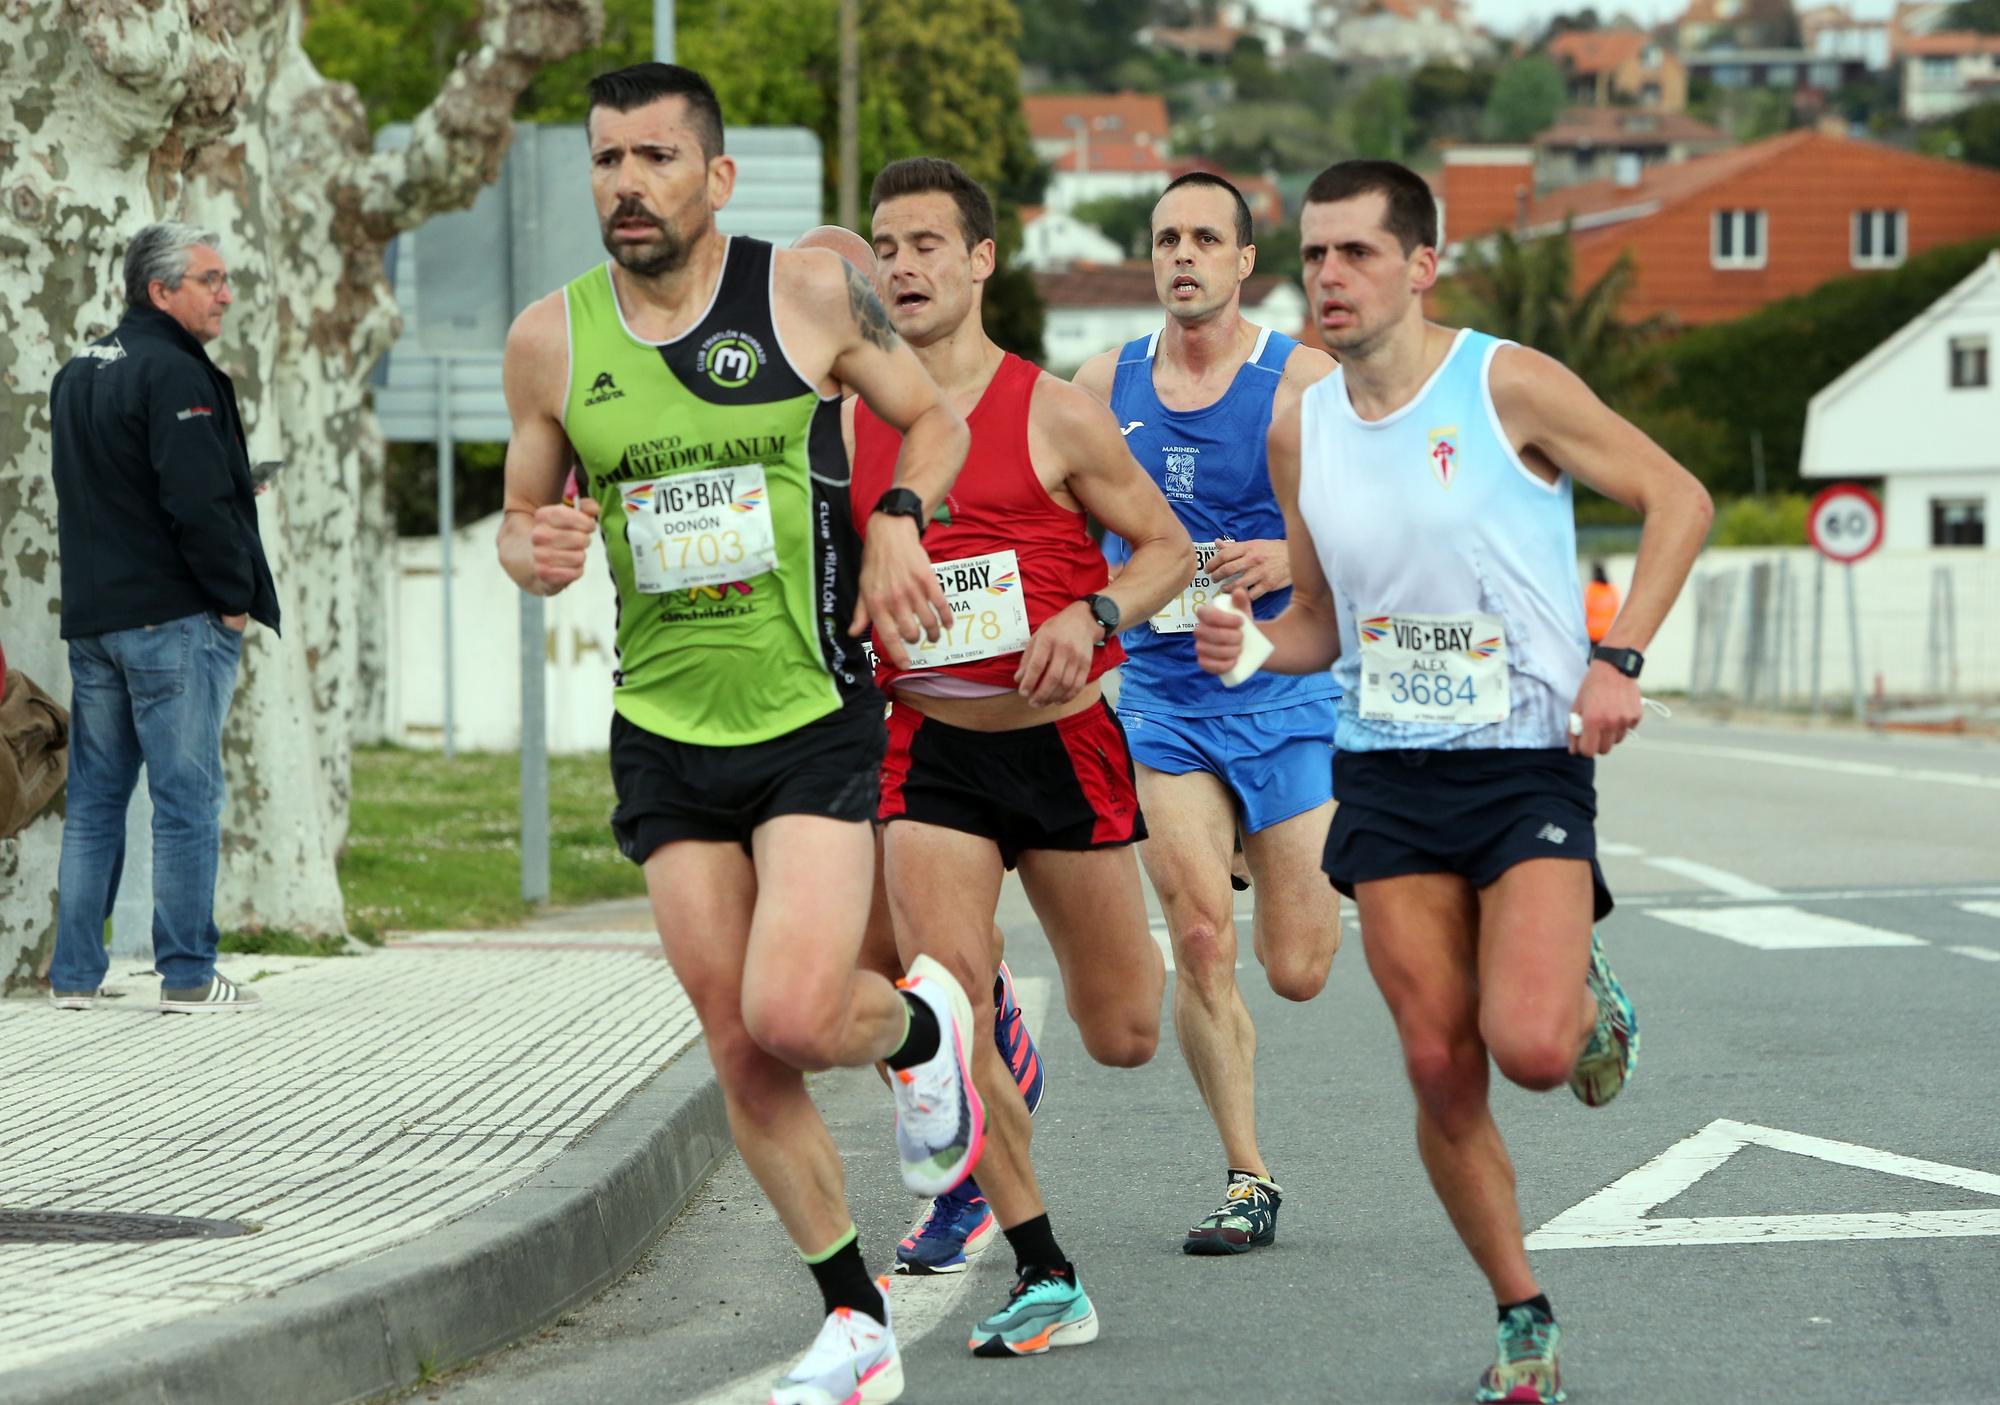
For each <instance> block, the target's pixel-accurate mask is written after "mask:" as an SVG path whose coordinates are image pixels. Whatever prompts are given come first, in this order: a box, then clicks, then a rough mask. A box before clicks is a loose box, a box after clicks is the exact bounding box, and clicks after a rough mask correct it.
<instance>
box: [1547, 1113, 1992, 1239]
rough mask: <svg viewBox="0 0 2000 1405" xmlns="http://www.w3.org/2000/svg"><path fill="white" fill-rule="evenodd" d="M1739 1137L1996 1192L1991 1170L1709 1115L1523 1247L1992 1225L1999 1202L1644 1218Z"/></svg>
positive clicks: (1973, 1230) (1736, 1146)
mask: <svg viewBox="0 0 2000 1405" xmlns="http://www.w3.org/2000/svg"><path fill="white" fill-rule="evenodd" d="M1746 1146H1763V1147H1770V1148H1772V1149H1773V1150H1776V1151H1788V1152H1792V1153H1794V1154H1795V1155H1799V1156H1810V1157H1813V1158H1815V1159H1817V1160H1820V1161H1831V1162H1833V1163H1834V1164H1835V1165H1839V1166H1854V1167H1858V1168H1859V1169H1861V1170H1865V1171H1880V1172H1883V1173H1884V1174H1886V1175H1891V1176H1902V1177H1905V1178H1906V1179H1909V1180H1915V1181H1927V1182H1929V1183H1931V1184H1933V1185H1948V1186H1955V1187H1957V1188H1958V1189H1960V1190H1970V1191H1976V1192H1978V1193H1980V1194H1982V1195H1991V1196H1995V1197H2000V1176H1996V1175H1993V1174H1991V1173H1990V1172H1986V1171H1974V1170H1970V1169H1968V1168H1966V1167H1964V1166H1948V1165H1946V1164H1944V1163H1943V1162H1940V1161H1922V1160H1919V1159H1917V1158H1916V1157H1914V1156H1901V1155H1898V1154H1897V1153H1895V1152H1891V1151H1877V1150H1876V1149H1875V1148H1873V1147H1867V1146H1857V1145H1855V1144H1854V1143H1852V1142H1836V1141H1830V1140H1828V1139H1826V1138H1824V1137H1809V1136H1806V1135H1804V1134H1803V1133H1799V1132H1786V1131H1782V1130H1780V1129H1778V1128H1776V1127H1760V1126H1757V1125H1755V1124H1754V1123H1749V1122H1734V1121H1731V1120H1729V1119H1727V1118H1718V1119H1717V1120H1716V1121H1714V1122H1711V1123H1709V1124H1708V1125H1707V1126H1706V1127H1704V1128H1702V1129H1701V1130H1700V1131H1699V1132H1696V1133H1695V1134H1694V1135H1693V1136H1691V1137H1688V1138H1687V1139H1685V1140H1684V1141H1681V1142H1678V1143H1676V1144H1675V1145H1673V1146H1671V1147H1669V1148H1667V1150H1665V1151H1664V1152H1662V1153H1660V1155H1658V1156H1656V1157H1654V1158H1653V1159H1652V1160H1651V1161H1648V1162H1647V1163H1646V1164H1645V1165H1643V1166H1641V1167H1639V1168H1638V1169H1637V1170H1634V1171H1628V1172H1627V1173H1626V1174H1625V1175H1623V1176H1620V1177H1619V1178H1618V1179H1617V1180H1615V1181H1613V1182H1612V1183H1611V1184H1610V1185H1608V1186H1606V1187H1605V1188H1604V1189H1603V1190H1600V1191H1598V1192H1597V1193H1596V1194H1595V1195H1592V1196H1590V1197H1588V1198H1587V1199H1585V1200H1584V1201H1582V1202H1581V1203H1580V1204H1577V1205H1573V1206H1571V1207H1570V1208H1569V1209H1567V1210H1565V1211H1563V1212H1562V1213H1561V1214H1560V1215H1557V1216H1556V1217H1555V1218H1554V1219H1552V1220H1550V1221H1549V1222H1548V1223H1547V1224H1545V1225H1543V1226H1542V1227H1541V1228H1540V1229H1538V1230H1536V1231H1535V1232H1534V1233H1533V1234H1531V1235H1530V1236H1528V1247H1529V1248H1530V1249H1603V1248H1613V1247H1624V1246H1629V1245H1635V1244H1779V1243H1799V1242H1804V1241H1809V1240H1830V1239H1833V1240H1837V1239H1921V1238H1934V1237H1949V1236H1957V1235H1979V1234H2000V1206H1996V1207H1995V1208H1993V1209H1990V1210H1985V1209H1982V1210H1904V1211H1888V1212H1880V1213H1873V1214H1861V1215H1716V1216H1703V1217H1699V1218H1691V1219H1656V1218H1652V1217H1651V1212H1652V1210H1653V1209H1654V1208H1655V1207H1656V1206H1660V1205H1664V1204H1666V1202H1668V1201H1669V1200H1672V1199H1673V1198H1674V1197H1675V1196H1677V1195H1680V1194H1682V1193H1683V1192H1685V1191H1686V1190H1687V1189H1688V1188H1689V1187H1690V1186H1692V1185H1694V1184H1695V1183H1696V1182H1697V1181H1699V1180H1700V1179H1701V1178H1702V1177H1703V1176H1705V1175H1707V1174H1708V1173H1709V1172H1710V1171H1713V1170H1714V1169H1715V1168H1716V1167H1718V1166H1720V1165H1722V1164H1723V1162H1725V1161H1727V1160H1729V1158H1730V1157H1732V1156H1734V1155H1735V1154H1736V1153H1737V1152H1739V1151H1741V1150H1742V1149H1743V1148H1744V1147H1746Z"/></svg>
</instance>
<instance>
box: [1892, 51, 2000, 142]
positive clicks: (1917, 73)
mask: <svg viewBox="0 0 2000 1405" xmlns="http://www.w3.org/2000/svg"><path fill="white" fill-rule="evenodd" d="M1901 63H1902V68H1903V116H1904V117H1905V118H1907V119H1908V120H1910V121H1912V122H1931V121H1935V120H1936V119H1938V118H1940V117H1949V116H1951V115H1952V114H1953V113H1955V112H1963V111H1964V110H1965V109H1966V108H1968V107H1971V106H1973V105H1974V104H1976V103H1982V102H1990V101H1992V100H1994V99H1996V98H2000V34H1974V33H1970V32H1966V31H1940V32H1938V33H1935V34H1925V35H1920V36H1918V37H1917V38H1914V39H1910V40H1907V41H1905V42H1904V44H1903V51H1902V55H1901Z"/></svg>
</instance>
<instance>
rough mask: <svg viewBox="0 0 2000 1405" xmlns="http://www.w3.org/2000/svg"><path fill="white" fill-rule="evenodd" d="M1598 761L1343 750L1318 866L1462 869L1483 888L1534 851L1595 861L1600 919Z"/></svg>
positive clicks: (1342, 872) (1368, 870)
mask: <svg viewBox="0 0 2000 1405" xmlns="http://www.w3.org/2000/svg"><path fill="white" fill-rule="evenodd" d="M1596 824H1597V786H1596V763H1595V762H1593V761H1592V760H1591V759H1590V758H1589V757H1587V756H1572V755H1571V754H1570V753H1569V752H1568V751H1566V750H1565V751H1557V750H1543V749H1535V750H1490V751H1343V752H1341V753H1340V804H1339V806H1338V807H1336V808H1335V810H1334V812H1333V827H1332V828H1331V829H1330V830H1329V831H1328V833H1327V836H1326V858H1325V860H1324V862H1323V863H1322V864H1321V865H1320V866H1321V867H1322V868H1324V869H1325V870H1326V875H1327V877H1328V878H1331V879H1332V880H1333V886H1334V887H1336V888H1338V889H1339V890H1340V891H1341V892H1342V893H1344V894H1346V895H1347V896H1349V897H1352V896H1353V895H1354V885H1355V884H1357V883H1367V882H1369V881H1371V880H1373V879H1378V878H1400V877H1402V876H1403V875H1405V874H1410V873H1456V874H1459V875H1460V876H1462V877H1463V878H1465V880H1466V881H1467V882H1469V883H1471V884H1472V886H1473V887H1474V888H1484V887H1487V886H1488V885H1490V884H1492V883H1493V882H1495V881H1496V880H1497V879H1498V878H1499V877H1500V875H1501V874H1503V873H1505V872H1506V871H1507V870H1508V869H1510V868H1512V867H1513V866H1514V865H1515V864H1517V863H1525V862H1526V861H1527V860H1529V859H1582V860H1585V861H1587V862H1588V863H1589V864H1590V882H1591V888H1592V890H1593V892H1594V894H1595V904H1596V920H1598V921H1602V920H1603V919H1604V917H1605V915H1606V914H1608V913H1609V912H1610V911H1611V907H1612V902H1611V890H1610V889H1609V888H1607V887H1606V886H1605V884H1604V871H1603V870H1602V869H1601V868H1599V867H1598V865H1597V828H1596Z"/></svg>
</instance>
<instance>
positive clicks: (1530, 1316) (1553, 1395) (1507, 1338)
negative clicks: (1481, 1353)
mask: <svg viewBox="0 0 2000 1405" xmlns="http://www.w3.org/2000/svg"><path fill="white" fill-rule="evenodd" d="M1498 1337H1499V1348H1500V1350H1499V1359H1498V1360H1496V1361H1495V1362H1494V1363H1493V1364H1492V1365H1491V1366H1489V1367H1488V1368H1487V1370H1486V1374H1485V1375H1484V1376H1482V1377H1480V1380H1479V1389H1478V1390H1476V1391H1474V1392H1473V1393H1472V1398H1473V1399H1474V1400H1476V1401H1479V1402H1481V1405H1492V1403H1493V1402H1504V1405H1559V1402H1561V1401H1564V1400H1567V1399H1569V1397H1568V1396H1567V1395H1565V1394H1563V1388H1562V1350H1561V1348H1562V1328H1560V1327H1558V1326H1556V1323H1555V1319H1554V1318H1552V1317H1544V1316H1542V1314H1541V1313H1539V1312H1537V1311H1536V1310H1535V1309H1534V1308H1532V1307H1517V1308H1515V1309H1513V1310H1512V1311H1511V1312H1509V1313H1508V1314H1507V1317H1506V1320H1505V1321H1503V1322H1501V1324H1500V1330H1499V1333H1498Z"/></svg>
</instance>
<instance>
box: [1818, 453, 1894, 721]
mask: <svg viewBox="0 0 2000 1405" xmlns="http://www.w3.org/2000/svg"><path fill="white" fill-rule="evenodd" d="M1806 536H1807V537H1808V538H1809V539H1810V540H1811V541H1812V544H1813V546H1814V548H1815V549H1816V550H1817V551H1818V552H1819V553H1820V555H1822V556H1824V557H1826V558H1827V559H1828V560H1830V561H1838V562H1839V563H1840V564H1841V565H1842V566H1844V567H1845V568H1846V575H1847V651H1848V655H1849V662H1850V664H1851V665H1852V671H1853V676H1854V720H1855V721H1857V722H1859V721H1861V720H1862V717H1863V716H1864V712H1863V708H1864V706H1865V701H1864V699H1863V696H1862V688H1861V610H1860V607H1859V605H1858V604H1857V603H1856V601H1855V594H1854V565H1855V563H1856V562H1857V561H1860V560H1862V559H1864V558H1865V557H1867V556H1869V555H1872V554H1873V553H1874V552H1875V551H1876V550H1877V549H1878V548H1879V547H1880V546H1881V545H1882V504H1881V503H1880V502H1879V501H1877V499H1876V497H1875V495H1874V494H1873V493H1871V492H1869V491H1868V490H1867V489H1866V488H1862V487H1858V486H1857V485H1855V484H1853V483H1837V484H1835V485H1834V486H1833V487H1831V488H1828V489H1826V490H1825V491H1823V492H1822V493H1820V495H1819V496H1818V497H1816V498H1814V499H1813V500H1812V506H1811V507H1809V508H1807V509H1806ZM1813 670H1814V673H1815V675H1817V673H1818V670H1819V660H1818V659H1817V658H1815V659H1814V660H1813ZM1814 693H1815V696H1817V693H1818V689H1817V688H1815V689H1814Z"/></svg>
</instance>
